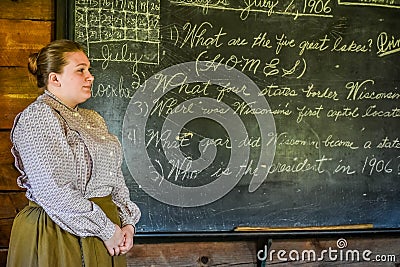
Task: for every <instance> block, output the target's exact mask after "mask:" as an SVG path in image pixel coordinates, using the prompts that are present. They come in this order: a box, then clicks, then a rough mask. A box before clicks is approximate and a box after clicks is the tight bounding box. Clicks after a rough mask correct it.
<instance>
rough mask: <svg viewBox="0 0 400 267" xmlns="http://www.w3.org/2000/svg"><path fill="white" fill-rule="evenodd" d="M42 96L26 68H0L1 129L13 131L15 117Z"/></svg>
mask: <svg viewBox="0 0 400 267" xmlns="http://www.w3.org/2000/svg"><path fill="white" fill-rule="evenodd" d="M40 94H41V91H40V90H39V89H38V88H37V86H36V84H35V81H34V78H33V76H31V75H29V73H28V69H27V67H26V66H25V67H0V106H1V107H2V111H3V112H2V113H1V114H0V129H8V130H9V129H11V127H12V125H13V121H14V118H15V116H16V115H17V114H18V113H19V112H21V111H22V110H23V109H24V108H25V107H26V106H27V105H29V104H30V103H32V102H33V101H34V100H35V99H36V98H37V97H38V96H39V95H40Z"/></svg>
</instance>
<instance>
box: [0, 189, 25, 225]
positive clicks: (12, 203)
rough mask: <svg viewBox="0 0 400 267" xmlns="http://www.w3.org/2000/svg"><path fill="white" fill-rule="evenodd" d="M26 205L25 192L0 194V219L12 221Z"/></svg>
mask: <svg viewBox="0 0 400 267" xmlns="http://www.w3.org/2000/svg"><path fill="white" fill-rule="evenodd" d="M27 204H28V200H27V198H26V197H25V192H13V193H0V219H12V218H14V217H15V216H16V215H17V213H18V212H19V211H20V210H22V209H23V208H24V207H25V206H26V205H27Z"/></svg>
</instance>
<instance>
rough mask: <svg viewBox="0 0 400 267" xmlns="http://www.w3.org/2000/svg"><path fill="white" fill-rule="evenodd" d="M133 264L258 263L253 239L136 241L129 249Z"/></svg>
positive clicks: (129, 257)
mask: <svg viewBox="0 0 400 267" xmlns="http://www.w3.org/2000/svg"><path fill="white" fill-rule="evenodd" d="M127 256H128V267H133V266H256V263H257V259H256V245H255V242H251V241H235V242H181V243H158V244H136V245H135V246H134V248H133V249H132V250H131V251H129V252H128V254H127Z"/></svg>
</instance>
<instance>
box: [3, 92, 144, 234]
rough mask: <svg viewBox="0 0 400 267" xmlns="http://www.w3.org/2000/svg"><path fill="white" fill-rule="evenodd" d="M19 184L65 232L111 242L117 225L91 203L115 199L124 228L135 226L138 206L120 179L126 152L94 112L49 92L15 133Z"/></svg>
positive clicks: (17, 125)
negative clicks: (92, 199)
mask: <svg viewBox="0 0 400 267" xmlns="http://www.w3.org/2000/svg"><path fill="white" fill-rule="evenodd" d="M11 140H12V142H13V147H12V150H11V151H12V153H13V155H14V157H15V165H16V167H17V168H18V170H19V171H20V172H21V176H19V177H18V180H17V181H18V185H19V186H20V187H23V188H26V190H27V191H26V197H27V198H28V199H29V200H31V201H34V202H36V203H37V204H39V205H40V206H41V207H43V209H44V210H45V211H46V213H47V214H48V215H49V216H50V218H51V219H52V220H53V221H54V222H55V223H57V224H58V225H59V226H60V227H61V228H63V229H64V230H66V231H68V232H70V233H72V234H74V235H77V236H81V237H85V236H97V237H99V238H101V239H102V240H107V239H109V238H111V237H112V235H113V234H114V230H115V228H114V224H113V223H112V222H111V220H110V219H108V217H107V216H106V215H105V213H104V212H103V211H102V210H101V209H100V208H99V207H98V206H97V205H96V204H94V203H93V202H92V201H90V200H88V199H89V198H92V197H103V196H107V195H110V194H111V195H112V199H113V202H114V203H115V204H116V205H117V207H118V211H119V214H120V218H121V222H122V225H127V224H131V225H133V226H134V225H135V224H136V223H137V222H138V220H139V218H140V215H141V213H140V210H139V208H138V206H137V205H136V204H135V203H133V202H132V201H131V200H130V198H129V191H128V188H127V186H126V184H125V180H124V177H123V175H122V170H121V164H122V149H121V144H120V142H119V141H118V139H117V137H115V136H114V135H112V134H110V133H109V131H108V128H107V126H106V123H105V121H104V119H103V118H102V117H101V116H100V115H99V114H98V113H96V112H95V111H93V110H88V109H83V108H75V109H71V108H69V107H67V106H66V105H64V104H63V103H62V102H61V101H60V100H59V99H57V97H55V96H54V95H53V94H51V93H50V92H48V91H45V93H44V94H42V95H41V96H39V97H38V98H37V100H36V101H35V102H33V103H32V104H31V105H29V106H28V107H27V108H26V109H25V110H24V111H23V112H21V113H20V114H18V115H17V117H16V118H15V122H14V127H13V130H12V132H11Z"/></svg>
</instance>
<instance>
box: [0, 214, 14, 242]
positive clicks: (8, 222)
mask: <svg viewBox="0 0 400 267" xmlns="http://www.w3.org/2000/svg"><path fill="white" fill-rule="evenodd" d="M13 221H14V219H0V248H6V247H8V243H9V242H10V234H11V228H12V224H13Z"/></svg>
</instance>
